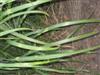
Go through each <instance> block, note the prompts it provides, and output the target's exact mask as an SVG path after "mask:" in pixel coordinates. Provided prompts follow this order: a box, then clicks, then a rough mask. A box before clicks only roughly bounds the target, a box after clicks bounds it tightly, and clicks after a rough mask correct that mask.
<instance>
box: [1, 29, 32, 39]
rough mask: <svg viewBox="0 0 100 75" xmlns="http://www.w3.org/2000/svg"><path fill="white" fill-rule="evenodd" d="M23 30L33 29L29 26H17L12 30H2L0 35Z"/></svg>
mask: <svg viewBox="0 0 100 75" xmlns="http://www.w3.org/2000/svg"><path fill="white" fill-rule="evenodd" d="M23 30H31V29H29V28H16V29H11V30H6V31H3V32H0V37H1V36H4V35H7V34H10V33H12V32H16V31H23Z"/></svg>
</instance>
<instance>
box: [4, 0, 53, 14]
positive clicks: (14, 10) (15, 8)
mask: <svg viewBox="0 0 100 75" xmlns="http://www.w3.org/2000/svg"><path fill="white" fill-rule="evenodd" d="M50 1H51V0H41V1H39V0H37V1H35V2H31V3H26V4H23V5H20V6H17V7H13V8H10V9H7V10H6V11H4V12H3V16H7V15H10V14H13V13H15V12H18V11H22V10H24V9H27V8H30V7H36V6H38V5H40V4H43V3H46V2H50Z"/></svg>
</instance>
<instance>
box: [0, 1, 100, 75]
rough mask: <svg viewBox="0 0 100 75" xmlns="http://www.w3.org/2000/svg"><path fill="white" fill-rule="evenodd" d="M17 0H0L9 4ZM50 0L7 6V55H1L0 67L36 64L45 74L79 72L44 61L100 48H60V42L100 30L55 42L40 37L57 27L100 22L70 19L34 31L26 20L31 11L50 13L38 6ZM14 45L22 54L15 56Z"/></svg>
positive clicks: (2, 21) (2, 36) (3, 39)
mask: <svg viewBox="0 0 100 75" xmlns="http://www.w3.org/2000/svg"><path fill="white" fill-rule="evenodd" d="M13 1H14V0H0V2H1V3H3V4H4V5H6V6H7V5H8V4H9V3H11V2H13ZM50 1H51V0H36V1H33V2H29V3H26V4H22V5H18V6H15V7H14V6H13V5H11V8H5V9H4V10H1V11H0V43H1V44H3V45H4V46H5V47H4V48H3V47H2V49H1V53H3V56H4V58H2V59H1V63H0V69H3V70H17V69H21V68H33V69H34V70H39V71H38V72H39V73H40V74H41V75H42V74H43V75H46V72H58V73H76V72H78V70H75V69H74V70H66V69H64V70H61V69H56V68H48V67H45V66H44V65H45V64H46V65H47V64H53V63H57V62H61V59H63V60H66V59H65V58H64V57H69V56H72V55H76V54H81V53H86V52H89V51H93V50H95V49H98V48H100V45H99V46H95V47H92V48H87V49H82V50H62V52H61V51H60V46H61V45H62V44H65V43H70V42H74V41H78V40H81V39H85V38H88V37H91V36H94V35H97V34H98V33H99V32H97V31H93V32H90V33H85V34H81V35H78V36H73V37H66V38H65V39H62V40H59V41H55V42H47V41H44V40H41V39H37V38H38V37H41V35H42V34H45V33H48V32H50V31H55V29H58V28H63V27H68V26H76V25H80V26H81V25H83V24H87V23H99V22H100V20H96V19H87V20H78V21H67V22H63V23H59V24H55V25H50V26H49V27H46V28H42V29H36V30H34V31H33V29H32V26H29V27H28V25H27V24H26V22H27V23H28V24H31V23H30V22H28V21H27V20H26V19H27V17H28V18H29V16H30V14H32V15H33V16H34V15H35V14H42V15H48V14H47V13H46V12H44V11H40V10H36V9H35V8H36V7H37V6H39V5H41V4H43V3H47V2H50ZM2 8H4V7H3V6H2V7H1V9H2ZM29 20H32V19H29ZM24 24H26V25H24ZM59 30H60V29H59ZM73 33H74V32H72V35H74V34H73ZM72 35H69V36H72ZM1 44H0V46H1ZM14 49H15V50H16V53H17V51H20V55H14V56H12V55H11V54H12V53H13V52H12V51H13V50H14ZM6 50H10V53H8V52H7V51H6ZM8 55H11V56H12V57H9V56H8ZM36 72H37V71H36Z"/></svg>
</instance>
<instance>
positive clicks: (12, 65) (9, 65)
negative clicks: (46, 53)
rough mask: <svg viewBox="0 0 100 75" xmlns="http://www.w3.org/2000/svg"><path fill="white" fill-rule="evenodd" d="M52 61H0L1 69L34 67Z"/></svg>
mask: <svg viewBox="0 0 100 75" xmlns="http://www.w3.org/2000/svg"><path fill="white" fill-rule="evenodd" d="M51 62H52V61H36V62H23V63H0V69H3V68H33V67H34V66H39V65H43V64H48V63H51Z"/></svg>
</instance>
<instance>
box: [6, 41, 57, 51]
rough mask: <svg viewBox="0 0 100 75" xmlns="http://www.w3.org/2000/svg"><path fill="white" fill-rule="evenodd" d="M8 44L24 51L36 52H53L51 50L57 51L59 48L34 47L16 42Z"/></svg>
mask: <svg viewBox="0 0 100 75" xmlns="http://www.w3.org/2000/svg"><path fill="white" fill-rule="evenodd" d="M7 42H8V43H9V44H10V45H12V46H15V47H19V48H22V49H26V50H34V51H49V50H50V51H51V50H57V48H58V47H54V48H53V47H46V46H40V47H38V46H32V45H27V44H22V43H19V42H16V41H11V40H7Z"/></svg>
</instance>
